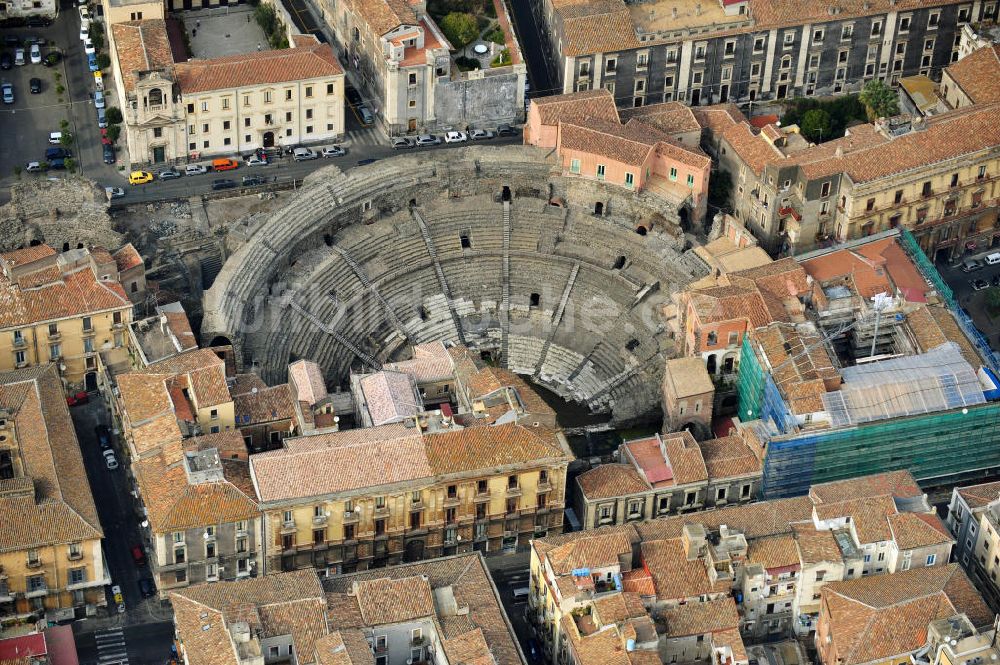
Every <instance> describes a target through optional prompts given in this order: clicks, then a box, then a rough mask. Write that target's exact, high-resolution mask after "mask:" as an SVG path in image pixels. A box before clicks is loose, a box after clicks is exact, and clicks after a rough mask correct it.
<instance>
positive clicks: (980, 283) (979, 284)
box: [969, 279, 990, 291]
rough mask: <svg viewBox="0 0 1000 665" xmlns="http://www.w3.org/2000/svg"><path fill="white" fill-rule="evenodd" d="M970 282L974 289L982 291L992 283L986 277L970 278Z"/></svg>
mask: <svg viewBox="0 0 1000 665" xmlns="http://www.w3.org/2000/svg"><path fill="white" fill-rule="evenodd" d="M969 284H970V285H971V286H972V290H973V291H982V290H983V289H986V288H989V286H990V283H989V282H987V281H986V280H985V279H970V280H969Z"/></svg>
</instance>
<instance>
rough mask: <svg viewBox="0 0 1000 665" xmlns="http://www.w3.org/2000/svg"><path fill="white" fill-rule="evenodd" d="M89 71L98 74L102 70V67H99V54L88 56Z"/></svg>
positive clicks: (89, 54)
mask: <svg viewBox="0 0 1000 665" xmlns="http://www.w3.org/2000/svg"><path fill="white" fill-rule="evenodd" d="M87 69H89V70H90V71H92V72H96V71H97V70H99V69H100V67H98V66H97V54H96V53H88V54H87Z"/></svg>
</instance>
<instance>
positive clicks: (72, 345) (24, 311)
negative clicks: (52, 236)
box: [0, 245, 132, 392]
mask: <svg viewBox="0 0 1000 665" xmlns="http://www.w3.org/2000/svg"><path fill="white" fill-rule="evenodd" d="M67 250H68V248H67ZM0 266H2V268H3V273H2V274H0V290H2V291H3V294H4V299H5V301H6V303H7V305H6V306H5V307H3V309H2V311H0V371H2V370H12V369H15V368H21V367H30V366H35V365H40V364H43V363H50V362H51V363H53V364H54V366H55V367H56V369H57V371H58V372H59V376H60V378H61V379H62V381H63V385H64V388H65V389H66V390H67V391H71V392H74V391H77V390H84V389H85V390H96V389H97V354H98V352H99V351H101V350H103V349H111V348H118V347H125V346H126V345H127V344H128V338H127V336H126V332H125V327H126V326H127V325H128V324H129V322H130V321H131V320H132V303H131V301H129V299H128V296H127V294H126V293H125V290H124V289H123V288H122V285H121V284H120V283H119V281H118V276H119V272H118V264H117V262H116V260H115V257H114V256H113V255H112V254H111V253H109V252H108V251H107V250H104V249H101V248H93V249H75V250H68V251H63V252H62V253H59V252H56V250H54V249H53V248H51V247H49V246H48V245H37V246H34V247H28V248H25V249H19V250H15V251H13V252H7V253H5V254H2V255H0Z"/></svg>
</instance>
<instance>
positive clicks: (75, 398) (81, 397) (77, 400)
mask: <svg viewBox="0 0 1000 665" xmlns="http://www.w3.org/2000/svg"><path fill="white" fill-rule="evenodd" d="M89 401H90V395H88V394H87V391H86V390H81V391H80V392H78V393H74V394H72V395H70V396H69V397H67V398H66V404H67V405H69V406H79V405H81V404H86V403H87V402H89Z"/></svg>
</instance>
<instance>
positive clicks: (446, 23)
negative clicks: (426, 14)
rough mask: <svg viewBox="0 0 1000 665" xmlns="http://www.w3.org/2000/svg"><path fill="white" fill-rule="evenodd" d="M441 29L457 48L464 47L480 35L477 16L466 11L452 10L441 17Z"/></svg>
mask: <svg viewBox="0 0 1000 665" xmlns="http://www.w3.org/2000/svg"><path fill="white" fill-rule="evenodd" d="M441 30H442V31H443V32H444V36H445V37H447V38H448V41H449V42H451V45H452V47H454V48H456V49H460V48H462V47H463V46H465V45H466V44H469V43H470V42H471V41H472V40H473V39H475V38H476V37H478V36H479V25H478V24H477V23H476V17H475V16H473V15H472V14H466V13H464V12H451V13H450V14H448V15H447V16H445V17H444V18H443V19H441Z"/></svg>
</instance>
